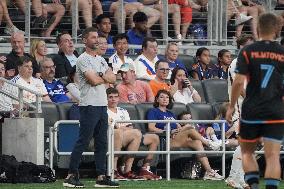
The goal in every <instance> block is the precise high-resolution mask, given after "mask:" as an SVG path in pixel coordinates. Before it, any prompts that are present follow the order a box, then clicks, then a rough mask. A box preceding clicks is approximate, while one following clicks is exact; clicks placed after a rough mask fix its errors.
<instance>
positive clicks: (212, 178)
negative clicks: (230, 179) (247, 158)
mask: <svg viewBox="0 0 284 189" xmlns="http://www.w3.org/2000/svg"><path fill="white" fill-rule="evenodd" d="M223 179H224V178H214V177H210V178H209V177H207V178H203V180H223Z"/></svg>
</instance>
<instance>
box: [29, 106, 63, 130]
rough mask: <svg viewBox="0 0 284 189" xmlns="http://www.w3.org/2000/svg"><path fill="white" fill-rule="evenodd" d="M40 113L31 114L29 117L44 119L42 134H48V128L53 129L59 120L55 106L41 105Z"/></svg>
mask: <svg viewBox="0 0 284 189" xmlns="http://www.w3.org/2000/svg"><path fill="white" fill-rule="evenodd" d="M41 108H42V113H40V114H31V115H30V117H36V118H44V132H45V133H48V132H49V127H53V125H54V123H55V122H56V121H58V120H59V112H58V110H57V107H56V104H54V103H50V102H42V103H41Z"/></svg>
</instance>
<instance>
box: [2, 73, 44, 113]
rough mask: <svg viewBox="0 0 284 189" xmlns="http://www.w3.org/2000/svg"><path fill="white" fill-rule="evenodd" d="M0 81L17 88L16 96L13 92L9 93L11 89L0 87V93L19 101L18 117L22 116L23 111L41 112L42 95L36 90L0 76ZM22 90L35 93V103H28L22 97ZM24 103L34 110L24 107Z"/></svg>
mask: <svg viewBox="0 0 284 189" xmlns="http://www.w3.org/2000/svg"><path fill="white" fill-rule="evenodd" d="M0 82H5V83H6V84H8V85H11V86H12V87H15V88H17V90H18V96H16V95H14V94H11V93H10V92H11V91H5V90H3V89H0V94H3V95H6V96H8V97H9V98H11V99H13V100H15V101H17V102H19V109H18V111H19V118H22V117H23V115H24V113H41V112H42V110H41V97H42V94H40V93H38V92H36V91H33V90H31V89H28V88H26V87H24V86H22V85H19V84H16V83H13V82H12V81H10V80H7V79H4V78H2V77H0ZM24 91H27V92H30V93H32V94H34V95H36V102H35V104H31V103H29V102H27V101H26V100H24V99H23V94H24ZM24 104H26V105H27V106H28V107H30V108H32V109H34V110H30V109H29V108H24Z"/></svg>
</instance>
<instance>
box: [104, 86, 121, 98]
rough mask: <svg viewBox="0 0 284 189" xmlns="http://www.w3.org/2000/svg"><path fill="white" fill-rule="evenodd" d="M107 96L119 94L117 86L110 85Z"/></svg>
mask: <svg viewBox="0 0 284 189" xmlns="http://www.w3.org/2000/svg"><path fill="white" fill-rule="evenodd" d="M106 94H107V96H108V95H110V94H119V92H118V90H117V89H116V88H113V87H110V88H108V89H107V90H106Z"/></svg>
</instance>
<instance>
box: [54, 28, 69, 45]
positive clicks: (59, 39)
mask: <svg viewBox="0 0 284 189" xmlns="http://www.w3.org/2000/svg"><path fill="white" fill-rule="evenodd" d="M65 34H68V35H70V33H68V32H67V31H63V32H62V33H59V34H58V35H57V36H56V44H57V45H58V44H59V43H60V41H61V36H62V35H65Z"/></svg>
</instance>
